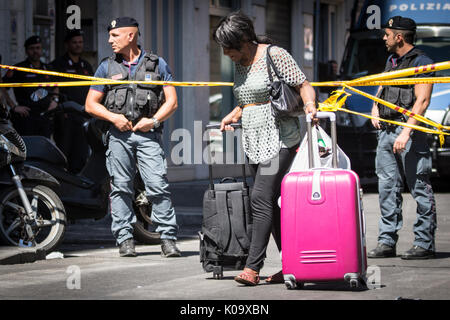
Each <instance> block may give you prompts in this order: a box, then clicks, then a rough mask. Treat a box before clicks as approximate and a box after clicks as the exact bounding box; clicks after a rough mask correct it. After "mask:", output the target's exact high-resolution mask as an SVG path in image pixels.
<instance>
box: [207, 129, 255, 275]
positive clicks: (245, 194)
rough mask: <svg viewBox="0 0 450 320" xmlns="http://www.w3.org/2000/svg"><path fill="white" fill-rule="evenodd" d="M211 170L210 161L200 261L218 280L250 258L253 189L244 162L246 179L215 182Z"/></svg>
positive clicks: (239, 268)
mask: <svg viewBox="0 0 450 320" xmlns="http://www.w3.org/2000/svg"><path fill="white" fill-rule="evenodd" d="M235 127H237V126H235ZM211 129H218V126H208V127H207V128H206V130H211ZM212 170H213V168H212V164H211V162H210V164H209V179H210V186H209V189H208V190H206V192H205V194H204V197H203V222H202V230H201V232H199V238H200V262H201V263H202V266H203V269H204V270H205V271H206V272H212V273H213V277H214V278H215V279H222V278H223V271H224V270H242V269H243V268H244V266H245V263H246V260H247V257H248V250H249V247H250V239H251V230H252V221H251V214H250V188H249V187H248V185H247V177H246V173H245V164H243V165H242V175H243V182H237V180H236V179H234V178H224V179H222V181H221V182H220V183H216V184H214V181H213V174H212Z"/></svg>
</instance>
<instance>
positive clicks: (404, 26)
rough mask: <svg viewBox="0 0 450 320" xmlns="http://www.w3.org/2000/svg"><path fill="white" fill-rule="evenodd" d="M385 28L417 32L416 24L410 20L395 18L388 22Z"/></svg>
mask: <svg viewBox="0 0 450 320" xmlns="http://www.w3.org/2000/svg"><path fill="white" fill-rule="evenodd" d="M384 28H389V29H396V30H410V31H416V22H415V21H414V20H413V19H410V18H405V17H401V16H395V17H392V18H390V19H389V20H388V22H387V24H386V25H385V26H384Z"/></svg>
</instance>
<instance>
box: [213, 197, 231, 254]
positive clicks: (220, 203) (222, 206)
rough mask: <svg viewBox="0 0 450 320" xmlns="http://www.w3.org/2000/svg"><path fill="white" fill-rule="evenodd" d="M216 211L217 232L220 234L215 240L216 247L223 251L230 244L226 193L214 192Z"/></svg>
mask: <svg viewBox="0 0 450 320" xmlns="http://www.w3.org/2000/svg"><path fill="white" fill-rule="evenodd" d="M216 209H217V214H218V215H219V217H220V218H219V226H218V227H219V230H221V234H220V237H219V239H217V246H218V247H219V248H220V249H222V250H223V251H225V250H226V248H227V247H228V243H229V242H230V216H229V213H228V205H227V191H216Z"/></svg>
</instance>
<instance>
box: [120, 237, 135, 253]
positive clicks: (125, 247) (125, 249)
mask: <svg viewBox="0 0 450 320" xmlns="http://www.w3.org/2000/svg"><path fill="white" fill-rule="evenodd" d="M119 254H120V256H121V257H136V256H137V255H136V249H135V244H134V240H133V239H128V240H125V241H124V242H122V243H121V244H120V248H119Z"/></svg>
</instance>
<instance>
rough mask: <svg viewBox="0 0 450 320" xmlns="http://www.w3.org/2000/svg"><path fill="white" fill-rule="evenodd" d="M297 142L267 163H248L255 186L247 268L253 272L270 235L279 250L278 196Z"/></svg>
mask: <svg viewBox="0 0 450 320" xmlns="http://www.w3.org/2000/svg"><path fill="white" fill-rule="evenodd" d="M298 147H299V145H296V146H294V147H292V148H289V149H287V148H282V149H281V150H280V153H279V156H278V157H277V158H275V159H273V160H271V161H270V162H268V163H262V164H250V170H251V175H252V176H253V178H254V181H255V182H254V186H253V191H252V194H251V208H252V216H253V231H252V239H251V244H250V251H249V256H248V259H247V264H246V267H247V268H250V269H252V270H254V271H257V272H259V270H260V269H261V268H262V267H263V266H264V259H265V258H266V251H267V246H268V244H269V240H270V235H271V233H272V234H273V237H274V239H275V242H276V244H277V247H278V250H280V251H281V222H280V207H279V206H278V198H279V197H280V193H281V182H282V181H283V178H284V176H285V175H286V174H287V172H288V170H289V168H290V166H291V164H292V161H293V160H294V158H295V155H296V151H297V149H298Z"/></svg>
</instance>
